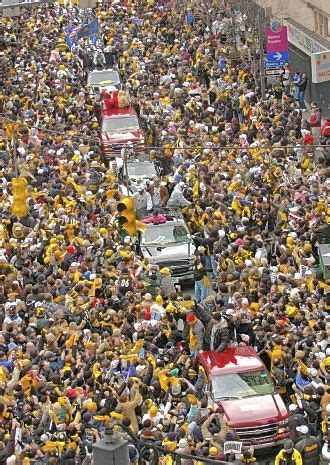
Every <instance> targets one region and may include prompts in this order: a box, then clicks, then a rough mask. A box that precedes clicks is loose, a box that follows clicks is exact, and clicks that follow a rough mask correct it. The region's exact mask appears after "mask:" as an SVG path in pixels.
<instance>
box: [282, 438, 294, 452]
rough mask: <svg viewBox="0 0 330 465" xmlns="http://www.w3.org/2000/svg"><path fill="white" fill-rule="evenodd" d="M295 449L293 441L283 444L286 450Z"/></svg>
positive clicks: (287, 440) (288, 440) (286, 441)
mask: <svg viewBox="0 0 330 465" xmlns="http://www.w3.org/2000/svg"><path fill="white" fill-rule="evenodd" d="M292 448H293V441H292V440H291V439H286V440H285V441H284V444H283V449H284V450H291V449H292Z"/></svg>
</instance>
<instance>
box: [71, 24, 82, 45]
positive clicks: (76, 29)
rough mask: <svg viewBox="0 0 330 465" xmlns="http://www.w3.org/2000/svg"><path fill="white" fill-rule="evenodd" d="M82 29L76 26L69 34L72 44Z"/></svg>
mask: <svg viewBox="0 0 330 465" xmlns="http://www.w3.org/2000/svg"><path fill="white" fill-rule="evenodd" d="M80 27H81V26H74V27H73V29H72V31H71V32H70V34H69V38H70V40H71V42H73V41H74V40H75V38H76V34H77V31H78V29H80Z"/></svg>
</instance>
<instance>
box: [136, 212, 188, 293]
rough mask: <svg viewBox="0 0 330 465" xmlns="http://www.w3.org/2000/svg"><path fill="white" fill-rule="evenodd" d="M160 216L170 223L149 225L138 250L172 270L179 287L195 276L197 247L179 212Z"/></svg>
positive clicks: (174, 280) (143, 232)
mask: <svg viewBox="0 0 330 465" xmlns="http://www.w3.org/2000/svg"><path fill="white" fill-rule="evenodd" d="M160 213H161V214H162V215H164V216H165V217H166V222H165V223H160V224H159V223H158V224H154V223H149V224H147V225H146V228H145V230H144V231H142V232H140V233H139V243H138V251H139V253H140V255H141V256H142V257H143V258H147V259H148V260H149V262H150V263H151V264H154V265H158V266H159V268H160V269H161V268H165V267H166V268H170V270H171V276H172V281H173V282H174V283H175V284H177V283H182V282H185V281H188V280H190V279H192V278H193V275H194V245H193V242H192V239H191V236H190V233H189V230H188V226H187V224H186V222H185V220H184V218H183V216H182V215H181V214H180V213H179V212H170V211H166V212H164V211H163V210H162V211H160ZM145 216H151V213H150V214H149V215H145Z"/></svg>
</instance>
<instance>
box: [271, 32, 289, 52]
mask: <svg viewBox="0 0 330 465" xmlns="http://www.w3.org/2000/svg"><path fill="white" fill-rule="evenodd" d="M276 31H277V32H274V31H273V29H272V28H270V27H266V48H267V53H271V52H275V53H277V52H280V53H281V52H287V51H288V50H289V43H288V31H287V27H286V26H282V27H281V28H279V29H277V30H276Z"/></svg>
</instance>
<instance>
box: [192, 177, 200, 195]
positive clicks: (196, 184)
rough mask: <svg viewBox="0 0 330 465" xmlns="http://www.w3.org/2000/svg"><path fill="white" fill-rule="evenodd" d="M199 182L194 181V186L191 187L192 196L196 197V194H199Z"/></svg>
mask: <svg viewBox="0 0 330 465" xmlns="http://www.w3.org/2000/svg"><path fill="white" fill-rule="evenodd" d="M198 191H199V182H198V181H196V182H195V184H194V187H193V197H194V198H196V197H198V194H199V192H198Z"/></svg>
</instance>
